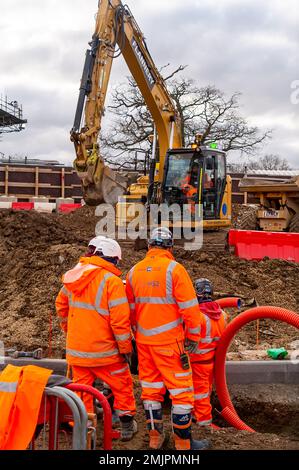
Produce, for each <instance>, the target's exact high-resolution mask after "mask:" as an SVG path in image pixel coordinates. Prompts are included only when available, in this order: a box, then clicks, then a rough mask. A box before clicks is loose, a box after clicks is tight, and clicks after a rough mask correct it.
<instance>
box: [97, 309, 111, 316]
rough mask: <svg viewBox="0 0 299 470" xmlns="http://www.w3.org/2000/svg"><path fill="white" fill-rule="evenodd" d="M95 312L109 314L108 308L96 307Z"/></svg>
mask: <svg viewBox="0 0 299 470" xmlns="http://www.w3.org/2000/svg"><path fill="white" fill-rule="evenodd" d="M97 312H98V313H100V314H101V315H105V316H109V310H106V309H104V308H97Z"/></svg>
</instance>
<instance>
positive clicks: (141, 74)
mask: <svg viewBox="0 0 299 470" xmlns="http://www.w3.org/2000/svg"><path fill="white" fill-rule="evenodd" d="M116 48H118V53H119V54H122V55H123V57H124V59H125V62H126V64H127V66H128V68H129V70H130V72H131V74H132V75H133V77H134V79H135V81H136V83H137V86H138V87H139V90H140V92H141V94H142V96H143V98H144V101H145V103H146V105H147V107H148V109H149V111H150V113H151V116H152V118H153V122H154V128H155V134H154V136H153V143H152V159H151V165H150V171H149V174H148V175H146V176H142V177H140V178H139V179H138V180H137V182H136V183H135V184H132V185H130V186H129V187H127V182H126V178H124V177H123V176H122V175H121V174H120V173H118V172H115V171H113V170H112V169H110V168H109V167H108V166H106V165H105V164H104V159H103V157H102V155H101V154H100V149H99V143H98V138H99V133H100V130H101V121H102V117H103V114H104V109H105V98H106V94H107V88H108V83H109V78H110V73H111V67H112V62H113V59H114V57H115V56H116V55H117V53H116ZM181 132H182V131H181V122H180V117H179V114H178V112H177V110H176V107H175V105H174V102H173V100H172V98H171V96H170V94H169V92H168V90H167V88H166V85H165V83H164V80H163V78H162V76H161V74H160V73H159V71H158V69H157V67H156V66H155V64H154V62H153V59H152V57H151V55H150V53H149V50H148V47H147V45H146V41H145V38H144V36H143V34H142V32H141V30H140V28H139V26H138V24H137V23H136V20H135V18H134V17H133V15H132V13H131V11H130V10H129V8H128V7H127V6H125V5H123V4H122V2H121V1H120V0H100V1H99V5H98V13H97V18H96V28H95V32H94V35H93V37H92V41H91V42H90V49H88V50H87V52H86V59H85V64H84V70H83V75H82V80H81V87H80V93H79V99H78V104H77V110H76V114H75V120H74V125H73V128H72V130H71V140H72V142H73V143H74V145H75V150H76V160H75V162H74V167H75V169H76V171H77V173H78V175H79V177H80V178H81V181H82V188H83V197H84V200H85V202H86V203H87V204H89V205H99V204H101V203H103V202H106V203H110V204H116V205H117V223H118V225H122V224H123V221H124V220H126V222H127V221H128V213H129V212H130V213H131V214H132V213H134V210H133V211H132V205H133V206H134V204H137V203H140V202H143V203H146V204H147V205H148V206H149V205H150V204H161V203H167V204H168V205H170V204H173V203H176V204H179V205H183V204H187V203H190V204H193V205H194V206H193V207H202V215H203V221H204V222H203V226H204V228H208V229H209V228H211V229H215V228H222V227H229V226H230V224H231V179H230V177H229V176H228V175H227V173H226V154H225V152H223V151H222V150H220V149H219V148H218V146H217V144H216V143H213V142H211V143H210V144H209V145H202V142H201V136H200V135H199V134H198V135H197V136H195V141H194V143H193V144H192V145H191V146H190V147H188V148H182V134H181ZM197 205H199V206H197ZM129 209H131V210H129ZM191 224H192V222H191Z"/></svg>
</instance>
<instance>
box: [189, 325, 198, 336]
mask: <svg viewBox="0 0 299 470" xmlns="http://www.w3.org/2000/svg"><path fill="white" fill-rule="evenodd" d="M188 332H189V333H191V335H197V334H199V333H200V326H198V327H197V328H188Z"/></svg>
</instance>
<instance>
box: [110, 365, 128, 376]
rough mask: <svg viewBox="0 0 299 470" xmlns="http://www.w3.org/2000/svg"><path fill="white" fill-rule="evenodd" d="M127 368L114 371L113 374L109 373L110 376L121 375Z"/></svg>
mask: <svg viewBox="0 0 299 470" xmlns="http://www.w3.org/2000/svg"><path fill="white" fill-rule="evenodd" d="M128 368H129V366H125V367H123V368H122V369H118V370H114V371H113V372H110V375H116V374H121V373H122V372H125V370H128Z"/></svg>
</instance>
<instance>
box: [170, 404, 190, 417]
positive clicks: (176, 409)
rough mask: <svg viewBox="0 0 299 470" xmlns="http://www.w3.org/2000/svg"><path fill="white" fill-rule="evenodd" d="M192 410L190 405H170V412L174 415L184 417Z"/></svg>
mask: <svg viewBox="0 0 299 470" xmlns="http://www.w3.org/2000/svg"><path fill="white" fill-rule="evenodd" d="M192 408H193V406H192V405H172V409H171V412H172V414H176V415H185V414H186V413H190V411H191V410H192Z"/></svg>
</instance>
